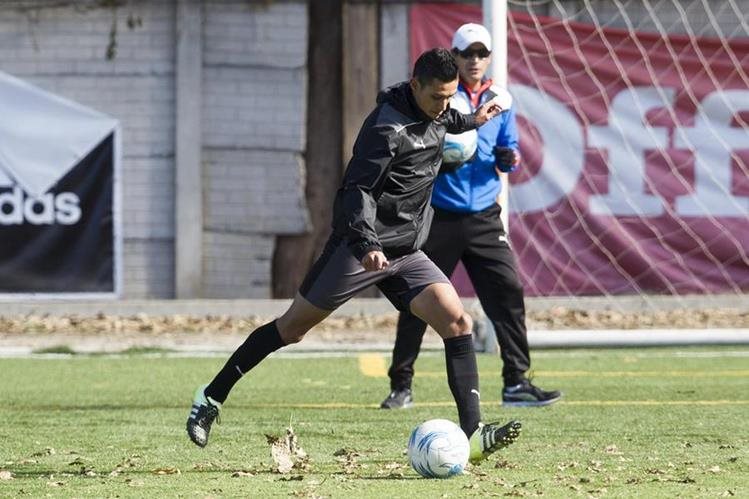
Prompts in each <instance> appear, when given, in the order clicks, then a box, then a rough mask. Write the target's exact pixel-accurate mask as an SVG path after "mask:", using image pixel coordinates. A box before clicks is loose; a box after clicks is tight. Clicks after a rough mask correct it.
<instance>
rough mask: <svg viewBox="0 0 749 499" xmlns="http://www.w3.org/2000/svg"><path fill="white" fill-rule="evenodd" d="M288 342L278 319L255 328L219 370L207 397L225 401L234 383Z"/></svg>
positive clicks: (207, 388)
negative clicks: (277, 324)
mask: <svg viewBox="0 0 749 499" xmlns="http://www.w3.org/2000/svg"><path fill="white" fill-rule="evenodd" d="M284 346H286V344H285V343H284V342H283V340H282V339H281V335H280V334H279V333H278V328H277V327H276V321H273V322H269V323H268V324H265V325H263V326H260V327H259V328H257V329H256V330H254V331H253V332H252V333H251V334H250V335H249V336H248V337H247V339H246V340H245V342H244V343H242V344H241V345H240V346H239V348H237V349H236V351H235V352H234V353H233V354H232V356H231V357H229V360H228V361H226V364H225V365H224V367H223V368H222V369H221V370H220V371H219V372H218V374H217V375H216V377H215V378H213V381H211V383H210V384H209V385H208V386H207V387H206V389H205V390H204V392H203V393H205V396H206V397H210V398H211V399H213V400H215V401H217V402H219V403H222V404H223V403H224V401H225V400H226V397H228V396H229V392H230V391H231V389H232V387H233V386H234V384H235V383H236V382H237V381H239V379H240V378H241V377H242V376H244V375H245V374H247V373H248V372H249V371H250V369H252V368H253V367H255V366H256V365H257V364H259V363H260V361H261V360H263V359H264V358H265V357H267V356H268V355H270V354H271V353H273V352H275V351H276V350H278V349H279V348H281V347H284Z"/></svg>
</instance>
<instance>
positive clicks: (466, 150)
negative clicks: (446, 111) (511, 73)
mask: <svg viewBox="0 0 749 499" xmlns="http://www.w3.org/2000/svg"><path fill="white" fill-rule="evenodd" d="M450 107H452V108H453V109H455V110H457V111H460V112H461V113H463V114H470V113H471V112H472V111H471V106H470V104H469V103H468V101H467V100H466V99H465V98H459V97H458V96H457V95H456V96H455V97H453V99H452V100H451V101H450ZM478 144H479V134H478V132H477V131H476V130H469V131H467V132H463V133H459V134H452V133H448V134H446V135H445V145H444V147H443V148H442V163H443V164H444V165H447V166H452V167H456V166H459V165H462V164H463V163H465V162H466V161H469V160H470V159H471V158H473V156H474V154H476V148H477V147H478Z"/></svg>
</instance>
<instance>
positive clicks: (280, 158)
mask: <svg viewBox="0 0 749 499" xmlns="http://www.w3.org/2000/svg"><path fill="white" fill-rule="evenodd" d="M203 154H204V156H203V160H204V177H203V189H204V191H203V196H204V200H205V213H204V216H205V226H206V229H209V230H213V231H221V230H225V231H227V232H245V233H247V232H255V233H265V234H273V233H283V234H298V233H300V232H303V231H305V230H306V229H307V222H308V221H307V218H306V208H305V205H304V199H303V197H302V190H303V185H302V180H301V179H302V176H303V172H302V164H301V159H300V157H299V154H297V153H290V152H285V151H258V150H248V149H243V150H225V149H216V150H213V149H206V150H204V151H203Z"/></svg>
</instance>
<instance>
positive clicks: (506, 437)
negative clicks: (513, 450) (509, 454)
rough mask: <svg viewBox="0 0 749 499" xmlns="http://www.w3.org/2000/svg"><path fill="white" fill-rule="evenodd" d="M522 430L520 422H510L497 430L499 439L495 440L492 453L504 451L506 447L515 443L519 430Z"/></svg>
mask: <svg viewBox="0 0 749 499" xmlns="http://www.w3.org/2000/svg"><path fill="white" fill-rule="evenodd" d="M522 428H523V425H522V424H520V421H510V422H509V423H507V424H506V425H504V426H503V427H501V428H500V429H498V430H497V434H499V438H498V439H497V443H496V444H494V446H493V447H492V452H497V451H498V450H501V449H504V448H505V447H507V446H508V445H510V444H513V443H515V441H516V440H517V439H518V438H520V430H522Z"/></svg>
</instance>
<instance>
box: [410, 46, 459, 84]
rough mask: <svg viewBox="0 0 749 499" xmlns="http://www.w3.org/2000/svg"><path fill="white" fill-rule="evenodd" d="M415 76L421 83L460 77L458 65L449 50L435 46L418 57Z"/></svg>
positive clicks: (448, 80) (446, 80)
mask: <svg viewBox="0 0 749 499" xmlns="http://www.w3.org/2000/svg"><path fill="white" fill-rule="evenodd" d="M413 77H414V78H416V79H417V80H419V84H421V85H426V84H428V83H430V82H431V81H432V80H439V81H441V82H445V83H446V82H450V81H453V80H455V79H456V78H458V65H457V64H456V62H455V57H453V55H452V53H450V51H449V50H447V49H444V48H433V49H431V50H427V51H426V52H424V53H423V54H421V55H420V56H419V58H418V59H416V64H414V72H413Z"/></svg>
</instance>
